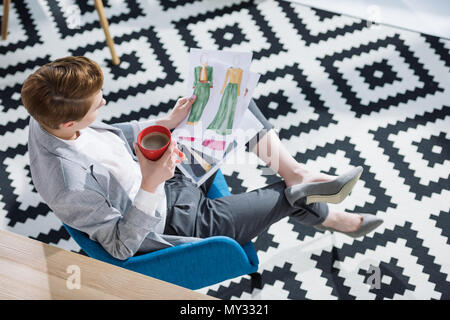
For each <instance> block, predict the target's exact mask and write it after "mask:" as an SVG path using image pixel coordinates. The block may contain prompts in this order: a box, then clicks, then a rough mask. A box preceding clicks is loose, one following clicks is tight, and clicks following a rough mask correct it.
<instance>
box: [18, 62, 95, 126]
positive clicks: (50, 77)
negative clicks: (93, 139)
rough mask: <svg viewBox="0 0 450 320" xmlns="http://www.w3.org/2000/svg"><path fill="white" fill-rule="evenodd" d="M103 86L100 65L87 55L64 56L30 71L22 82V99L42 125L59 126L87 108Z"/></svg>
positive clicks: (84, 113)
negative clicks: (32, 71)
mask: <svg viewBox="0 0 450 320" xmlns="http://www.w3.org/2000/svg"><path fill="white" fill-rule="evenodd" d="M102 86H103V72H102V70H101V68H100V66H99V65H98V64H97V63H96V62H95V61H92V60H91V59H89V58H86V57H65V58H60V59H57V60H55V61H53V62H50V63H47V64H45V65H43V66H42V67H40V68H39V69H37V70H36V71H35V72H34V73H32V74H31V75H30V76H29V77H28V78H27V79H26V80H25V82H24V84H23V86H22V102H23V105H24V106H25V108H26V109H27V110H28V112H29V114H30V115H31V116H32V117H33V118H34V119H36V121H38V122H39V123H40V124H41V125H44V126H47V127H49V128H52V129H58V128H59V125H60V124H62V123H64V122H67V121H78V120H80V119H82V118H83V117H84V116H85V115H86V113H87V112H88V111H89V108H90V107H91V105H92V103H93V98H94V95H95V94H96V93H97V92H98V91H99V90H100V89H101V88H102Z"/></svg>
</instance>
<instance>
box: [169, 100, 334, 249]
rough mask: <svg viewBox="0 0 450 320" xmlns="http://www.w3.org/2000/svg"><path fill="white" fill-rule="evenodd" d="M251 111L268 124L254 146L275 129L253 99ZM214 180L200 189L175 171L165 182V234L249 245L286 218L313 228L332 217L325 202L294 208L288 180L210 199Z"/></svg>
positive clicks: (257, 136)
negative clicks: (217, 238)
mask: <svg viewBox="0 0 450 320" xmlns="http://www.w3.org/2000/svg"><path fill="white" fill-rule="evenodd" d="M249 109H250V111H252V113H253V114H254V115H255V116H256V117H257V118H258V120H260V121H261V123H262V124H263V125H264V129H262V130H261V132H260V133H258V134H257V135H256V136H255V137H254V138H253V139H252V140H253V141H252V140H250V141H249V143H250V145H252V144H251V143H255V142H256V141H259V139H261V137H263V136H264V134H265V133H267V131H269V130H270V129H271V128H273V126H272V125H271V124H270V123H269V121H268V120H267V119H266V118H265V117H264V115H263V114H262V113H261V111H260V110H259V109H258V107H257V106H256V104H255V103H254V102H253V100H252V102H251V103H250V105H249ZM254 139H256V140H254ZM249 143H247V148H248V146H249ZM214 178H215V174H214V175H212V176H211V177H210V178H209V179H208V180H207V181H206V182H205V183H204V184H202V185H201V186H200V187H196V186H195V185H194V184H193V183H192V182H191V181H190V179H189V178H187V177H186V176H184V174H182V173H181V171H179V170H178V169H175V174H174V176H173V177H172V178H171V179H169V180H167V181H166V183H165V191H166V196H167V217H166V226H165V230H164V233H165V234H169V235H180V236H190V237H198V238H207V237H211V236H228V237H230V238H233V239H235V240H236V241H237V242H238V243H240V244H245V243H247V242H248V241H250V240H252V239H253V238H254V237H257V236H258V235H259V234H260V233H262V232H263V231H264V230H265V229H267V228H268V227H270V225H272V224H273V223H275V222H277V221H279V220H280V219H282V218H284V217H288V216H290V217H293V218H294V219H296V220H298V221H299V222H300V223H302V224H305V225H311V226H312V225H316V224H320V223H322V222H323V221H324V220H325V219H326V217H327V215H328V206H327V205H326V204H325V203H313V204H310V205H304V204H299V206H295V207H294V206H291V205H290V204H289V202H288V201H287V200H286V197H285V195H284V189H285V188H286V184H285V183H284V181H279V182H276V183H273V184H270V185H267V186H265V187H263V188H259V189H255V190H253V191H250V192H245V193H241V194H234V195H230V196H226V197H221V198H217V199H209V198H207V197H206V194H207V193H208V190H209V187H210V186H211V184H212V182H213V180H214Z"/></svg>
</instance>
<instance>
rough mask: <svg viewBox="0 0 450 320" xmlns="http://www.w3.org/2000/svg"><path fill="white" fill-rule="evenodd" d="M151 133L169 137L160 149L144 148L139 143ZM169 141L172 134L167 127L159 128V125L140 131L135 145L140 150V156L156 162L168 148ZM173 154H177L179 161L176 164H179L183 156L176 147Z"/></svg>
mask: <svg viewBox="0 0 450 320" xmlns="http://www.w3.org/2000/svg"><path fill="white" fill-rule="evenodd" d="M152 132H159V133H162V134H165V135H166V136H167V137H169V140H168V141H167V143H166V144H165V145H164V146H163V147H161V148H159V149H147V148H144V147H143V146H142V144H141V141H142V139H143V138H144V137H145V136H146V135H148V134H149V133H152ZM171 140H172V133H171V132H170V130H169V129H168V128H167V127H164V126H160V125H153V126H150V127H147V128H145V129H144V130H142V131H141V132H140V133H139V135H138V138H137V144H138V146H139V149H140V150H141V152H142V154H143V155H144V157H146V158H147V159H149V160H152V161H155V160H158V159H159V158H161V156H162V155H163V154H164V152H165V151H166V149H167V147H168V146H169V144H170V141H171ZM175 152H177V153H178V157H179V158H180V160H178V161H177V163H180V162H181V161H183V159H184V154H183V152H181V151H180V150H179V149H178V148H177V147H175Z"/></svg>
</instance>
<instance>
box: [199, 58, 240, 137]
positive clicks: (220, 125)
mask: <svg viewBox="0 0 450 320" xmlns="http://www.w3.org/2000/svg"><path fill="white" fill-rule="evenodd" d="M242 73H243V70H242V69H241V68H234V67H230V68H228V70H227V74H226V76H225V82H224V84H223V87H222V89H221V90H220V94H222V99H221V100H220V104H219V109H218V111H217V113H216V116H215V117H214V119H213V121H212V122H211V123H210V125H209V126H208V129H211V130H215V131H216V132H217V133H218V134H221V135H227V134H229V133H231V129H233V121H234V113H235V110H236V104H237V101H238V97H239V96H240V91H241V82H242Z"/></svg>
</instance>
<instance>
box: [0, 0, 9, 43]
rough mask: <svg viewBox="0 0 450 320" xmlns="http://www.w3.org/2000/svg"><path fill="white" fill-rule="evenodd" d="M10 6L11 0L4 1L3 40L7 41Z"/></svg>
mask: <svg viewBox="0 0 450 320" xmlns="http://www.w3.org/2000/svg"><path fill="white" fill-rule="evenodd" d="M10 4H11V0H3V18H2V40H6V38H7V37H8V17H9V5H10Z"/></svg>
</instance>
